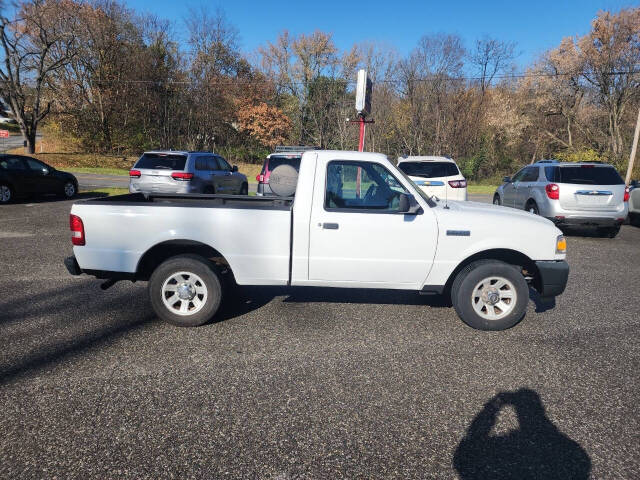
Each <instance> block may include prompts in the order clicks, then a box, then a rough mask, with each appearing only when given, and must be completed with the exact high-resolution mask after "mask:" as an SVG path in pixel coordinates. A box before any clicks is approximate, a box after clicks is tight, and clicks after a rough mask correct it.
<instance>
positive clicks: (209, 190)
mask: <svg viewBox="0 0 640 480" xmlns="http://www.w3.org/2000/svg"><path fill="white" fill-rule="evenodd" d="M202 193H206V194H208V195H213V194H215V193H216V189H215V188H213V186H211V185H209V186H208V187H204V190H203V191H202Z"/></svg>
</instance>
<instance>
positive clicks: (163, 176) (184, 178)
mask: <svg viewBox="0 0 640 480" xmlns="http://www.w3.org/2000/svg"><path fill="white" fill-rule="evenodd" d="M129 191H130V192H131V193H137V192H141V193H210V194H213V193H220V194H221V193H225V194H240V195H248V193H249V184H248V183H247V177H246V176H245V175H243V174H242V173H240V172H238V167H237V166H235V165H233V166H231V165H229V163H228V162H227V161H226V160H225V159H224V158H222V157H221V156H220V155H216V154H215V153H211V152H181V151H173V150H169V151H153V152H145V153H143V154H142V156H141V157H140V159H139V160H138V161H137V162H136V163H135V165H134V166H133V167H132V168H131V170H130V171H129Z"/></svg>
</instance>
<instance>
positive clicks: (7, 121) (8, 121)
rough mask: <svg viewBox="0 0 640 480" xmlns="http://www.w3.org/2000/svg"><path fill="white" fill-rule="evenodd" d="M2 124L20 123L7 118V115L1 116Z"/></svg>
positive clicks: (0, 121)
mask: <svg viewBox="0 0 640 480" xmlns="http://www.w3.org/2000/svg"><path fill="white" fill-rule="evenodd" d="M0 123H11V124H13V125H15V124H17V123H18V122H16V120H15V119H13V118H11V117H7V116H6V115H0Z"/></svg>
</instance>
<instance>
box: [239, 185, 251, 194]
mask: <svg viewBox="0 0 640 480" xmlns="http://www.w3.org/2000/svg"><path fill="white" fill-rule="evenodd" d="M240 195H249V185H247V184H246V183H243V184H242V187H240Z"/></svg>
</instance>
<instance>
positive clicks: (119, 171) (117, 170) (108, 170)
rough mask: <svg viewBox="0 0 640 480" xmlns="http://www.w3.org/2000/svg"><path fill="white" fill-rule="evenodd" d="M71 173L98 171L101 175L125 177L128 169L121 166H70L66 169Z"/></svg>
mask: <svg viewBox="0 0 640 480" xmlns="http://www.w3.org/2000/svg"><path fill="white" fill-rule="evenodd" d="M66 171H67V172H71V173H99V174H102V175H121V176H123V177H126V176H128V175H129V170H125V169H123V168H102V167H71V168H67V169H66Z"/></svg>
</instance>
